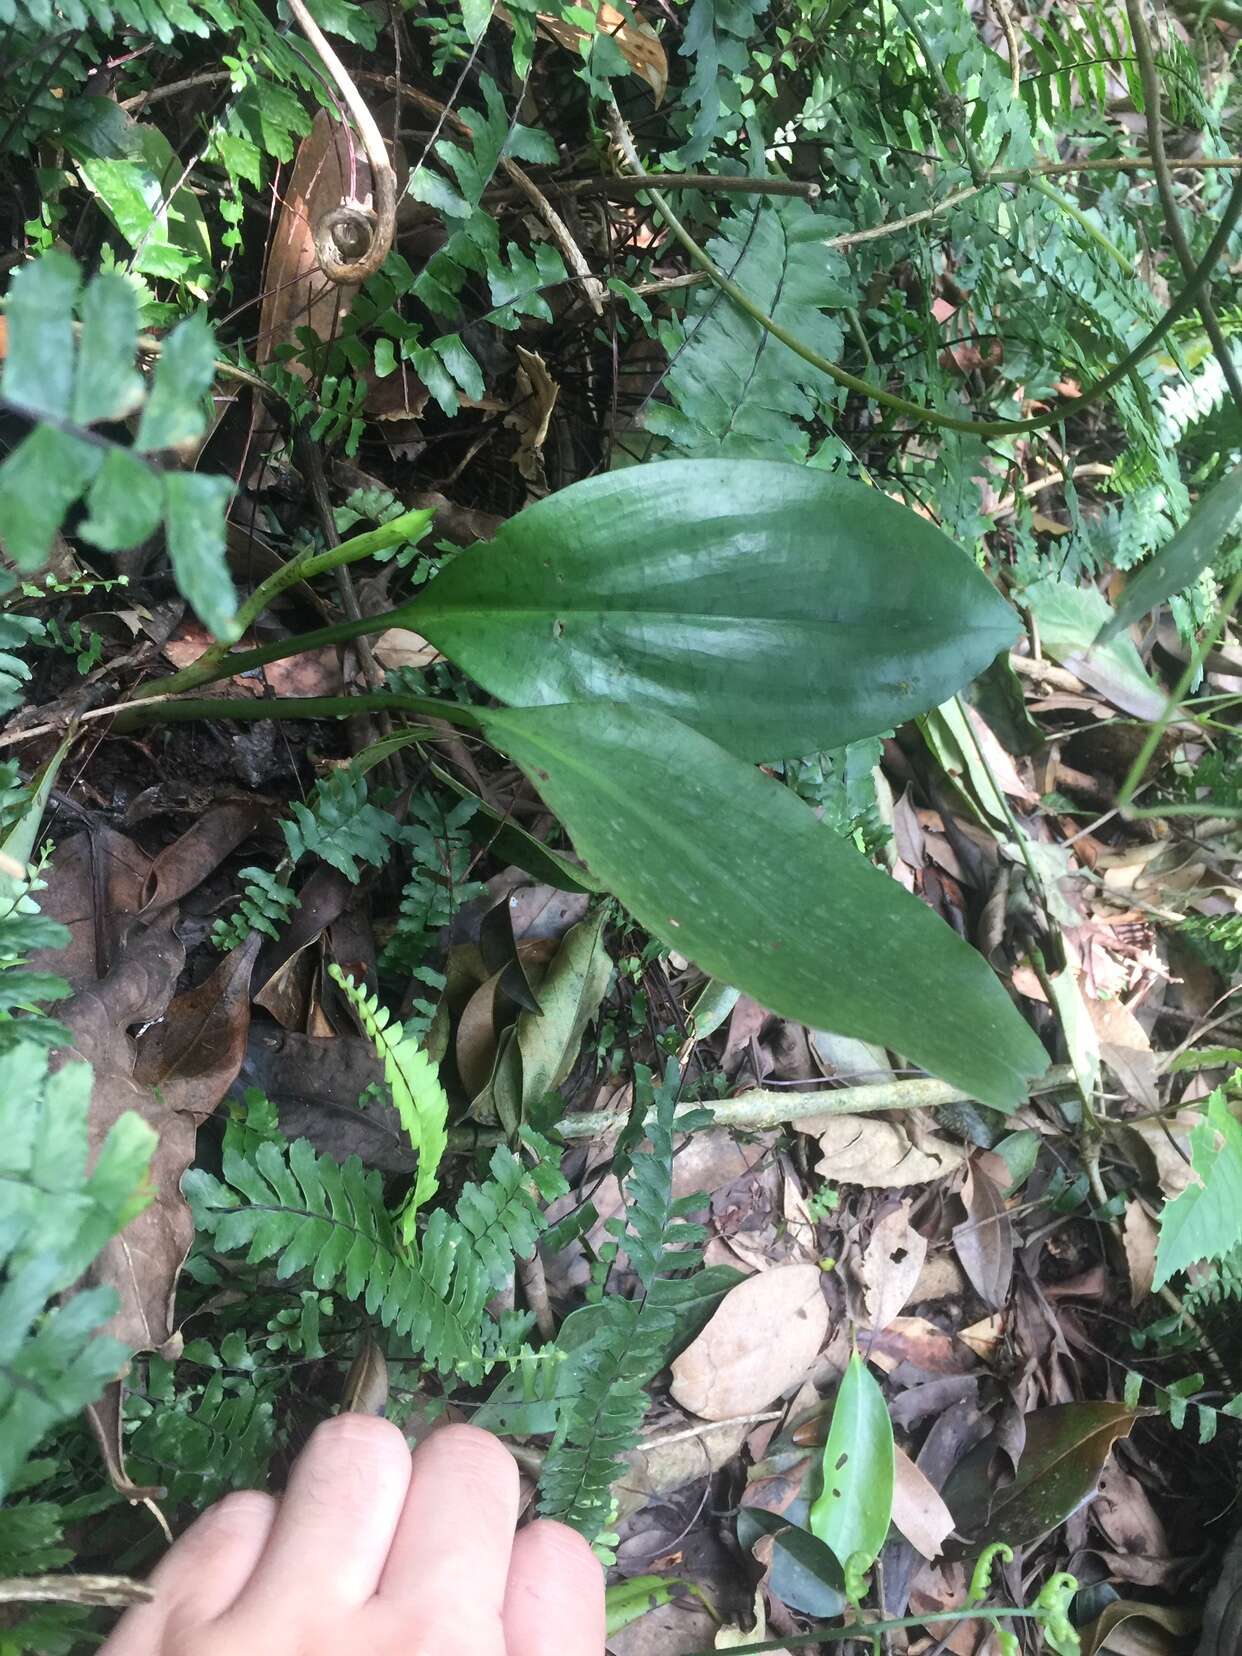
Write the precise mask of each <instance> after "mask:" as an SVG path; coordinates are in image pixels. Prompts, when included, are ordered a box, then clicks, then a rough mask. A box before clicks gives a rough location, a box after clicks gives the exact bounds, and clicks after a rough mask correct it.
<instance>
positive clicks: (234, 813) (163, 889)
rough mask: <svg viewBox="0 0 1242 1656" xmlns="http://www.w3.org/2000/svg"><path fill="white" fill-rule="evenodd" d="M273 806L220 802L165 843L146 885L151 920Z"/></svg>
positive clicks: (233, 847) (146, 906) (144, 893)
mask: <svg viewBox="0 0 1242 1656" xmlns="http://www.w3.org/2000/svg"><path fill="white" fill-rule="evenodd" d="M271 817H272V807H271V805H270V804H268V803H267V802H266V801H265V800H232V801H230V802H229V803H228V804H226V805H217V806H216V807H215V809H214V810H210V811H208V812H207V814H206V816H204V817H201V818H200V819H199V820H198V821H197V822H195V823H193V824H192V825H191V826H190V827H189V828H187V829H186V831H185V833H184V834H181V835H180V836H179V837H178V838H177V839H175V840H174V841H173V842H172V844H171V845H168V846H165V848H164V849H163V850H162V851H161V852H160V854H159V856H158V857H156V859H155V861H154V862H153V863H152V864H151V870H150V873H149V874H148V875H147V879H146V883H145V884H144V886H143V888H142V913H143V917H144V919H147V920H149V919H150V918H151V916H152V915H154V914H158V913H159V912H160V910H161V909H166V908H168V907H169V905H170V904H172V903H179V902H180V901H181V899H182V898H183V897H185V896H186V895H187V894H188V893H189V892H191V891H194V890H195V889H196V888H197V887H198V886H199V885H201V884H202V882H203V881H204V880H205V879H206V878H207V876H208V875H209V874H211V873H213V872H214V870H215V869H217V868H219V866H220V864H221V863H222V862H223V861H224V859H225V858H226V857H227V856H228V855H229V853H230V852H232V851H235V850H236V849H237V847H238V846H239V845H240V844H241V843H242V841H243V840H245V839H248V838H249V837H250V835H251V834H253V833H254V831H255V829H256V828H258V827H259V826H260V824H261V823H263V822H270V820H271Z"/></svg>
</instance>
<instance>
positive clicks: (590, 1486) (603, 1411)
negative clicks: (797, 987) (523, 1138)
mask: <svg viewBox="0 0 1242 1656" xmlns="http://www.w3.org/2000/svg"><path fill="white" fill-rule="evenodd" d="M677 1086H678V1075H677V1070H676V1066H675V1065H674V1064H670V1066H669V1071H668V1073H667V1075H666V1077H665V1082H664V1084H663V1086H662V1087H661V1088H660V1090H659V1092H658V1094H657V1095H656V1098H655V1108H656V1115H655V1120H654V1121H652V1122H650V1123H649V1125H648V1129H647V1132H648V1138H649V1140H650V1144H651V1148H650V1149H649V1150H635V1151H634V1152H633V1154H632V1156H631V1167H630V1173H629V1176H628V1178H627V1179H626V1182H625V1196H626V1217H625V1219H624V1220H622V1219H613V1220H610V1221H609V1227H608V1228H609V1229H610V1231H611V1232H612V1233H613V1236H614V1238H615V1241H614V1242H613V1243H612V1244H610V1245H609V1247H608V1248H607V1249H605V1250H603V1254H604V1256H605V1267H607V1265H608V1264H610V1263H611V1260H612V1259H613V1258H615V1256H616V1253H617V1251H618V1248H619V1247H621V1246H624V1248H625V1251H626V1252H627V1254H628V1255H629V1258H630V1264H631V1266H632V1268H633V1270H634V1273H635V1275H636V1276H637V1278H638V1292H637V1293H636V1294H635V1296H634V1298H632V1299H621V1298H619V1297H617V1296H605V1295H604V1287H605V1284H604V1283H603V1282H600V1283H598V1284H597V1288H596V1292H597V1294H598V1295H599V1297H598V1299H597V1302H596V1303H595V1304H593V1305H591V1306H589V1307H587V1308H586V1309H585V1310H584V1311H581V1312H577V1313H575V1315H576V1316H579V1317H583V1318H584V1320H586V1321H587V1322H588V1324H593V1325H594V1327H593V1329H592V1332H591V1333H590V1335H589V1336H588V1337H587V1338H586V1339H585V1340H584V1341H583V1342H582V1343H581V1344H580V1345H578V1346H577V1347H576V1348H575V1349H574V1350H572V1351H571V1352H570V1353H569V1355H568V1356H567V1357H566V1359H565V1361H564V1364H563V1365H562V1372H561V1374H560V1376H558V1381H557V1385H558V1392H559V1394H560V1396H561V1398H562V1401H563V1407H562V1413H561V1419H560V1423H559V1425H558V1429H557V1432H556V1436H555V1438H554V1439H553V1442H552V1446H551V1448H550V1449H549V1450H548V1454H547V1457H546V1458H545V1461H544V1465H543V1470H542V1472H541V1474H540V1480H539V1488H540V1506H541V1510H542V1511H543V1512H544V1513H546V1514H547V1515H549V1516H551V1517H555V1518H560V1519H562V1520H563V1521H564V1522H565V1523H568V1524H572V1525H573V1526H574V1527H575V1528H576V1529H580V1530H582V1532H583V1533H584V1534H586V1535H587V1536H588V1537H594V1536H595V1535H597V1534H598V1533H599V1532H600V1530H601V1529H602V1528H603V1527H604V1525H605V1523H606V1521H607V1519H608V1515H609V1512H610V1510H611V1507H612V1484H613V1480H614V1479H615V1477H616V1475H617V1471H618V1468H619V1465H620V1462H621V1459H622V1457H623V1456H624V1455H625V1453H626V1451H627V1450H629V1449H630V1448H632V1447H633V1445H634V1444H635V1443H636V1442H637V1440H638V1436H639V1433H640V1431H641V1428H642V1422H643V1418H644V1416H645V1415H646V1412H647V1409H648V1407H649V1406H650V1397H649V1395H648V1391H647V1386H648V1383H649V1382H650V1381H651V1380H652V1379H653V1377H654V1376H655V1375H656V1374H657V1373H658V1372H659V1370H660V1369H661V1368H662V1367H663V1366H664V1364H665V1362H666V1361H667V1360H668V1357H669V1354H670V1348H671V1345H672V1342H673V1340H674V1338H675V1336H676V1333H677V1328H678V1319H677V1315H676V1308H677V1306H678V1304H679V1303H680V1300H681V1298H682V1285H681V1284H680V1283H679V1282H678V1281H677V1280H676V1279H675V1277H674V1275H673V1273H675V1272H683V1271H685V1270H687V1269H690V1268H693V1267H694V1266H695V1265H697V1264H698V1263H699V1260H700V1244H701V1242H702V1240H703V1237H704V1234H705V1233H704V1231H703V1229H702V1227H701V1226H699V1225H694V1224H691V1223H690V1222H689V1221H688V1219H687V1217H686V1215H687V1214H689V1213H692V1212H693V1211H694V1210H695V1209H696V1207H699V1206H701V1205H702V1198H701V1197H699V1196H688V1197H680V1198H674V1196H673V1134H672V1121H673V1112H674V1110H675V1108H676V1097H677Z"/></svg>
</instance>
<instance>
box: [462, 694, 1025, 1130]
mask: <svg viewBox="0 0 1242 1656" xmlns="http://www.w3.org/2000/svg"><path fill="white" fill-rule="evenodd" d="M483 726H484V730H485V732H486V734H487V735H488V737H489V738H490V739H492V740H494V741H495V742H496V744H497V746H499V747H501V748H502V749H504V750H505V751H506V752H507V753H509V754H510V755H511V756H512V757H513V758H514V760H516V762H517V763H518V764H519V765H521V767H522V769H523V770H524V771H525V772H526V774H527V775H528V776H529V777H530V778H531V780H532V781H533V782H534V784H535V786H536V787H537V788H538V789H539V791H540V793H541V794H542V795H543V797H544V799H545V800H546V801H547V803H548V805H549V806H550V807H551V809H552V810H553V811H555V812H556V814H557V815H558V816H559V817H560V819H561V821H562V822H563V823H564V824H565V827H566V828H567V829H568V831H569V833H570V835H571V836H572V838H573V840H574V844H575V847H576V849H577V851H578V853H579V854H580V855H581V856H582V857H583V858H584V859H585V861H586V863H587V865H588V866H589V868H590V870H591V872H592V874H593V875H595V876H596V877H597V878H598V879H600V880H602V881H603V882H604V884H605V885H606V886H607V887H608V889H609V890H610V891H612V892H614V893H615V894H616V896H617V897H619V898H620V900H621V901H622V902H623V903H624V904H625V906H626V907H627V908H628V909H629V910H630V912H631V913H632V914H633V915H634V916H635V918H636V919H637V920H638V921H639V922H640V923H641V924H642V925H644V926H646V927H647V929H648V930H649V931H651V932H653V933H654V934H655V935H656V936H657V937H659V938H660V939H661V940H662V941H664V942H665V943H667V944H669V945H670V946H671V947H673V948H675V949H677V950H678V951H679V952H680V953H682V954H684V955H686V956H688V957H689V958H690V959H691V960H693V961H694V962H695V963H696V964H697V965H698V966H699V967H700V968H701V969H702V970H703V971H705V972H708V973H710V974H711V975H712V976H715V977H718V978H723V979H724V980H725V981H726V982H728V983H731V984H734V985H735V986H736V987H738V988H739V989H742V990H743V991H744V992H746V993H747V994H750V995H753V996H754V997H755V999H756V1000H758V1001H759V1002H761V1003H762V1004H763V1005H764V1006H768V1007H771V1008H772V1009H773V1010H774V1011H776V1012H779V1013H781V1014H782V1015H783V1016H785V1017H789V1018H793V1019H796V1020H797V1022H799V1023H804V1024H807V1025H809V1026H810V1027H811V1028H812V1029H831V1030H833V1031H835V1032H837V1033H840V1034H846V1035H856V1036H858V1037H860V1038H861V1039H863V1040H868V1041H874V1042H877V1043H879V1044H881V1045H884V1046H888V1047H891V1048H893V1049H895V1050H896V1051H898V1052H900V1053H901V1054H902V1055H903V1056H905V1057H907V1058H909V1059H910V1060H912V1061H913V1062H915V1063H918V1064H922V1065H923V1066H925V1067H926V1068H927V1069H930V1070H931V1071H933V1072H934V1073H935V1074H937V1075H940V1076H943V1077H944V1078H945V1079H946V1080H948V1081H950V1082H952V1083H953V1084H954V1085H955V1086H958V1087H961V1088H962V1089H963V1090H964V1091H966V1092H968V1093H970V1094H971V1096H972V1097H975V1098H978V1099H979V1100H981V1101H982V1102H983V1103H986V1104H991V1105H993V1106H995V1107H996V1108H998V1109H1011V1108H1013V1107H1014V1106H1015V1105H1017V1104H1018V1103H1019V1102H1020V1101H1021V1100H1023V1099H1024V1098H1025V1097H1026V1094H1027V1084H1028V1081H1029V1080H1030V1078H1032V1077H1033V1076H1035V1075H1038V1074H1042V1072H1043V1071H1044V1070H1045V1069H1046V1068H1047V1065H1048V1059H1047V1055H1046V1054H1045V1052H1044V1049H1043V1047H1042V1045H1041V1044H1040V1042H1039V1040H1038V1039H1037V1038H1036V1036H1035V1035H1034V1034H1033V1032H1032V1031H1031V1030H1030V1029H1029V1028H1028V1027H1027V1025H1026V1024H1025V1023H1024V1022H1023V1021H1022V1019H1021V1018H1020V1017H1019V1015H1018V1013H1017V1012H1016V1011H1015V1010H1014V1007H1013V1005H1012V1004H1011V1002H1010V1001H1009V998H1008V996H1007V995H1006V994H1005V993H1004V991H1003V990H1002V988H1001V987H1000V985H999V983H998V982H997V981H996V979H995V977H994V976H993V975H992V973H991V971H990V970H989V969H988V967H987V966H986V965H985V963H984V961H983V960H982V958H981V957H980V956H979V955H978V954H977V953H976V952H975V951H974V950H973V949H971V948H969V947H968V946H967V945H966V944H965V943H963V942H962V941H961V939H960V938H958V937H956V936H955V935H954V933H953V932H952V931H950V929H949V928H948V927H947V926H946V925H945V924H944V922H943V921H942V920H940V919H939V918H938V917H937V916H936V915H934V914H933V913H932V912H931V910H930V909H929V908H927V907H926V905H924V904H923V903H920V902H919V901H918V899H917V898H914V897H911V896H910V895H909V894H908V893H907V892H905V891H903V890H902V889H901V887H900V886H899V885H897V884H896V882H895V881H893V880H890V879H889V878H888V876H887V875H885V874H881V873H879V872H878V871H877V870H876V869H874V868H873V867H872V866H871V865H870V864H869V863H868V862H867V861H866V859H865V858H863V857H862V856H860V855H859V853H858V852H857V851H856V850H855V849H854V848H853V846H852V845H850V844H848V843H847V842H845V841H843V840H841V839H839V838H837V837H836V836H835V835H833V834H832V833H831V832H830V831H829V830H828V829H826V828H825V827H824V826H823V824H822V823H820V822H819V821H818V820H817V819H816V816H815V813H814V811H813V810H812V809H811V808H810V807H809V806H808V805H806V804H804V803H803V802H802V801H801V800H800V799H798V798H797V797H796V796H795V795H794V794H793V793H791V792H790V791H789V790H788V789H787V788H785V787H782V786H781V784H779V783H777V782H775V781H773V780H772V779H771V778H769V777H767V776H764V775H763V774H762V773H761V772H759V771H757V770H754V769H753V768H752V767H751V766H749V765H747V764H745V763H744V762H743V761H741V760H739V759H736V758H734V757H733V756H732V755H730V754H729V753H726V752H725V750H724V749H723V748H721V747H718V746H717V745H716V744H715V743H714V742H712V741H709V740H708V738H707V737H705V736H702V735H700V734H699V733H698V732H696V731H693V730H690V729H689V728H687V727H686V726H684V725H680V724H678V723H677V721H676V720H674V719H670V718H668V717H666V716H664V715H661V714H657V713H652V712H646V713H644V712H641V711H639V710H637V709H635V708H627V707H620V706H617V705H616V704H613V703H607V702H596V703H593V704H580V705H577V706H573V705H569V706H563V707H543V708H514V709H510V710H507V711H497V712H489V713H485V714H484V715H483Z"/></svg>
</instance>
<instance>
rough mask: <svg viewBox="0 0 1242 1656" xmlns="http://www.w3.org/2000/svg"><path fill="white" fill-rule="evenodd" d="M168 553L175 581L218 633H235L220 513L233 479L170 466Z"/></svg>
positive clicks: (167, 480)
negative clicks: (175, 469) (184, 470)
mask: <svg viewBox="0 0 1242 1656" xmlns="http://www.w3.org/2000/svg"><path fill="white" fill-rule="evenodd" d="M164 488H165V491H166V511H167V522H166V527H167V531H168V555H169V557H170V558H171V559H172V566H173V574H174V575H175V576H176V577H177V585H178V586H179V587H180V589H181V591H182V592H183V593H184V595H185V596H186V598H188V599H189V601H190V603H191V604H192V605H193V606H194V610H195V613H196V614H197V615H198V618H199V620H200V621H202V623H203V625H204V626H205V627H207V628H208V629H209V630H210V631H211V632H212V633H214V634H215V636H216V637H217V638H221V639H226V640H228V641H229V642H232V640H233V639H234V638H236V636H237V624H236V621H235V614H236V610H237V594H236V592H235V591H234V589H233V577H232V576H231V575H230V574H229V566H228V563H227V561H226V559H225V530H224V514H225V511H226V509H227V507H228V503H229V496H230V495H231V494H232V492H233V485H232V483H231V482H230V481H229V479H228V478H227V477H209V476H205V475H204V474H203V473H202V472H178V471H170V472H168V473H167V475H166V476H165V478H164Z"/></svg>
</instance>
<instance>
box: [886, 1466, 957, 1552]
mask: <svg viewBox="0 0 1242 1656" xmlns="http://www.w3.org/2000/svg"><path fill="white" fill-rule="evenodd" d="M893 1523H894V1524H895V1525H896V1526H897V1528H898V1529H899V1530H900V1531H901V1533H902V1535H904V1536H905V1538H906V1540H907V1541H908V1542H909V1543H910V1545H911V1546H912V1547H913V1548H914V1550H915V1552H917V1553H921V1554H922V1556H923V1557H924V1558H938V1557H939V1556H940V1551H941V1548H942V1547H943V1546H944V1541H945V1537H946V1536H947V1535H948V1534H949V1532H950V1531H951V1530H952V1528H953V1514H952V1513H951V1512H950V1511H949V1509H948V1507H947V1506H946V1505H945V1503H944V1501H943V1499H942V1497H941V1494H940V1491H939V1490H938V1489H937V1488H936V1486H935V1484H933V1483H932V1482H931V1480H930V1479H929V1478H928V1477H927V1475H926V1473H924V1472H920V1471H919V1469H918V1467H917V1466H916V1465H915V1464H914V1462H913V1461H912V1460H911V1459H910V1457H909V1455H907V1454H906V1452H905V1450H904V1449H899V1448H897V1447H896V1446H895V1445H894V1448H893Z"/></svg>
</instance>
